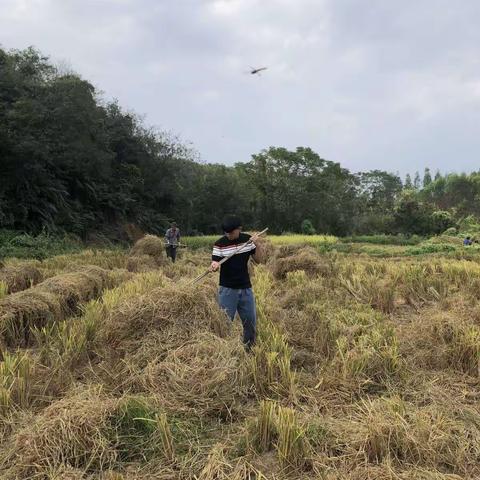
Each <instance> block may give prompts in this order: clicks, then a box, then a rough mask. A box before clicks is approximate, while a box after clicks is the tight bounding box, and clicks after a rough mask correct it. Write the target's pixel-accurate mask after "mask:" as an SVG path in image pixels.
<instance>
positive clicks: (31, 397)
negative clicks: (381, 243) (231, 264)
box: [0, 236, 480, 480]
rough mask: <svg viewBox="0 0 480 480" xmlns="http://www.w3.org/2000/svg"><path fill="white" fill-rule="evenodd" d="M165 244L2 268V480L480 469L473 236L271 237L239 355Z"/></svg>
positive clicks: (202, 254)
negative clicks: (347, 241) (457, 242)
mask: <svg viewBox="0 0 480 480" xmlns="http://www.w3.org/2000/svg"><path fill="white" fill-rule="evenodd" d="M328 242H329V245H331V244H334V243H335V242H334V240H331V239H328ZM162 243H163V239H159V238H156V237H151V236H148V237H145V238H144V239H143V240H140V241H139V242H138V243H137V244H136V245H135V247H134V248H132V249H131V251H128V252H127V251H120V250H118V251H111V252H108V251H105V252H93V251H84V252H80V253H75V254H72V255H62V256H59V257H52V258H49V259H46V260H44V261H43V262H38V261H28V260H22V261H19V260H14V259H7V261H6V262H5V265H4V266H3V267H2V268H1V269H0V346H1V359H0V478H2V479H39V480H53V479H55V480H57V479H58V480H60V479H62V480H63V479H69V480H76V479H92V480H93V479H102V480H133V479H139V480H150V479H161V480H167V479H172V480H173V479H179V480H180V479H182V480H183V479H185V480H196V479H198V480H200V479H201V480H227V479H234V480H247V479H249V480H253V479H256V480H260V479H269V480H270V479H271V480H274V479H278V480H280V479H322V480H340V479H342V480H346V479H354V480H367V479H372V480H373V479H380V480H384V479H385V480H386V479H389V480H390V479H391V480H394V479H395V480H396V479H401V480H410V479H413V480H447V479H452V480H453V479H476V478H480V255H478V254H477V253H476V252H475V251H474V250H473V249H472V250H471V251H470V253H469V255H468V256H466V255H463V253H462V251H461V250H460V248H461V247H460V248H459V250H458V254H455V255H453V254H452V251H451V249H444V250H443V251H442V249H441V248H437V247H435V248H431V249H430V250H429V248H426V247H424V246H423V247H422V246H420V247H419V246H406V247H398V246H395V247H392V249H391V250H392V251H395V252H396V251H397V250H398V249H399V248H403V250H402V251H401V252H400V254H399V255H390V254H389V255H385V256H378V255H376V254H372V255H369V254H368V249H365V250H364V251H361V252H358V251H352V250H351V249H345V248H344V247H341V246H340V248H338V249H330V248H329V249H325V248H321V246H320V245H316V244H315V243H313V242H310V243H308V244H307V243H305V242H300V243H299V244H297V243H295V242H293V241H291V240H290V241H286V242H283V243H282V242H281V241H280V240H278V239H275V241H274V242H271V241H269V240H266V241H264V247H265V255H263V257H264V258H263V262H262V264H259V265H255V266H254V267H253V268H252V271H251V274H252V281H253V284H254V291H255V295H256V302H257V313H258V324H257V333H258V338H257V343H256V346H255V347H254V348H253V351H251V352H250V353H246V352H245V350H244V348H243V346H242V344H241V325H240V322H239V321H238V319H236V320H235V322H234V323H233V324H230V322H229V321H228V320H227V319H226V317H225V316H224V314H223V313H222V312H221V311H220V310H219V308H218V307H217V304H216V285H217V281H218V278H217V276H216V275H217V274H210V275H209V276H207V277H205V278H204V279H203V280H202V281H201V282H200V283H198V284H195V285H192V284H191V280H192V279H193V278H195V277H196V276H197V275H199V274H200V273H202V272H203V271H204V270H205V269H206V268H207V267H208V265H209V258H210V255H209V251H208V250H207V249H206V248H205V245H198V249H192V248H186V249H183V250H181V251H180V253H179V258H178V260H177V262H176V263H175V264H171V263H170V262H169V261H168V262H167V259H166V258H165V256H164V255H165V254H164V252H163V248H162ZM342 245H344V244H342ZM377 248H380V247H377ZM408 248H410V249H412V248H423V249H424V250H422V252H421V253H422V254H421V255H418V254H416V253H415V254H412V255H407V254H405V252H406V250H405V249H408ZM454 248H457V247H456V246H455V247H454ZM387 249H388V248H387ZM454 253H455V252H454ZM477 255H478V256H477Z"/></svg>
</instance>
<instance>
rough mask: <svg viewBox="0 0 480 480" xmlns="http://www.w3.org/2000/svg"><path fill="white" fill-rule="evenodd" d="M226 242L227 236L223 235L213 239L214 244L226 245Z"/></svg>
mask: <svg viewBox="0 0 480 480" xmlns="http://www.w3.org/2000/svg"><path fill="white" fill-rule="evenodd" d="M227 243H228V238H227V237H226V236H225V235H223V237H220V238H219V239H218V240H216V241H215V245H218V246H222V245H226V244H227Z"/></svg>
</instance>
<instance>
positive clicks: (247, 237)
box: [238, 232, 252, 243]
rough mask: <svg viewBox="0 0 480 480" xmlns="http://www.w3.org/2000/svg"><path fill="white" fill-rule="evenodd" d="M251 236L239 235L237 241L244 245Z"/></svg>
mask: <svg viewBox="0 0 480 480" xmlns="http://www.w3.org/2000/svg"><path fill="white" fill-rule="evenodd" d="M251 237H252V236H251V235H249V234H248V233H243V232H242V233H240V235H239V237H238V240H239V242H240V243H245V242H248V241H249V240H250V238H251Z"/></svg>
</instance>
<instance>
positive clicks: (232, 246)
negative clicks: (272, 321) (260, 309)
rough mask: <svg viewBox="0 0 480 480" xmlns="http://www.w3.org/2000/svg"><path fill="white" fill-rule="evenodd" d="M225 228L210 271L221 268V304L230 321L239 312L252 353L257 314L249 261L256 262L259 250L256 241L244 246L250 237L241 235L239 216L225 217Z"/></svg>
mask: <svg viewBox="0 0 480 480" xmlns="http://www.w3.org/2000/svg"><path fill="white" fill-rule="evenodd" d="M222 229H223V231H224V232H225V235H224V236H223V237H221V238H220V239H218V240H217V241H216V242H215V245H214V246H213V252H212V265H211V267H210V269H211V270H212V271H214V272H215V271H217V270H218V268H220V286H219V290H218V303H219V305H220V307H221V308H222V309H223V310H225V312H226V313H227V315H228V317H229V318H230V320H233V319H234V317H235V313H237V312H238V315H239V317H240V319H241V321H242V325H243V342H244V344H245V346H246V348H247V350H250V348H251V347H252V346H253V344H254V343H255V336H256V329H255V325H256V311H255V297H254V295H253V291H252V284H251V282H250V276H249V274H248V261H249V259H250V257H251V256H252V257H253V259H254V260H256V261H257V258H258V257H259V256H260V252H259V247H258V246H257V245H255V243H253V242H252V243H250V244H248V245H245V243H246V242H248V241H249V239H250V235H248V234H246V233H242V222H241V220H240V219H239V218H238V217H236V216H231V217H226V218H225V219H224V221H223V223H222ZM243 245H245V246H243ZM242 246H243V247H242ZM232 253H235V255H233V256H232V257H231V258H229V259H228V260H227V261H226V262H225V263H222V264H221V265H219V262H220V260H222V258H224V257H227V256H228V255H230V254H232Z"/></svg>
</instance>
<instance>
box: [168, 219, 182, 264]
mask: <svg viewBox="0 0 480 480" xmlns="http://www.w3.org/2000/svg"><path fill="white" fill-rule="evenodd" d="M179 242H180V230H179V229H178V227H177V224H176V223H175V222H173V223H172V224H171V225H170V228H169V229H168V230H167V232H166V233H165V244H166V247H165V250H166V251H167V257H170V258H171V259H172V262H174V263H175V259H176V258H177V248H178V243H179Z"/></svg>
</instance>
